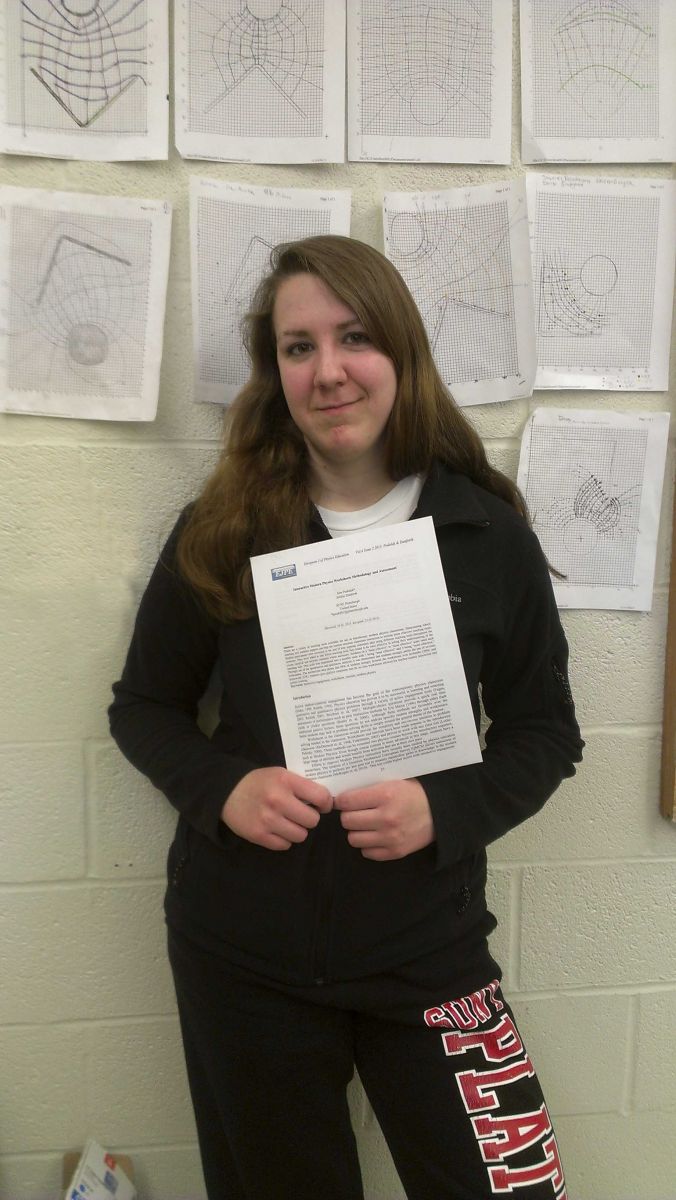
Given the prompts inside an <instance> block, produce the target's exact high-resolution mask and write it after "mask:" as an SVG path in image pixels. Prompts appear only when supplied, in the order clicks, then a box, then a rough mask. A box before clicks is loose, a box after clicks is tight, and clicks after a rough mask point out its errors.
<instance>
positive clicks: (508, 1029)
mask: <svg viewBox="0 0 676 1200" xmlns="http://www.w3.org/2000/svg"><path fill="white" fill-rule="evenodd" d="M441 1039H442V1041H443V1043H444V1050H445V1052H446V1054H449V1055H451V1054H466V1053H467V1051H468V1050H474V1049H475V1048H476V1047H480V1048H481V1050H482V1051H483V1055H484V1058H485V1059H486V1061H487V1062H503V1060H504V1059H505V1058H514V1056H515V1055H516V1054H522V1053H523V1052H524V1049H523V1042H522V1041H521V1038H520V1037H519V1034H518V1032H517V1029H516V1026H515V1024H514V1022H513V1021H512V1019H511V1017H508V1016H507V1014H505V1015H504V1016H502V1017H501V1018H500V1021H499V1022H498V1024H497V1025H496V1026H495V1028H494V1029H479V1030H477V1032H476V1033H442V1035H441Z"/></svg>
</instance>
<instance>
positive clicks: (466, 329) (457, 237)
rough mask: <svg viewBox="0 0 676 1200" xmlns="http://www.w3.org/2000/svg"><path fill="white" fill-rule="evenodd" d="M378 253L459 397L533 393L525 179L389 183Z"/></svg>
mask: <svg viewBox="0 0 676 1200" xmlns="http://www.w3.org/2000/svg"><path fill="white" fill-rule="evenodd" d="M383 220H384V226H385V253H386V255H387V257H388V258H389V259H390V260H391V262H393V263H394V265H395V267H396V268H397V270H398V271H399V272H400V274H401V275H403V277H404V279H405V280H406V283H407V284H408V286H409V288H410V290H411V292H412V294H413V297H414V299H415V301H416V303H417V305H418V307H419V309H420V312H421V314H422V317H423V320H424V322H425V327H426V329H427V333H428V336H429V339H430V344H431V347H432V352H433V354H434V358H435V362H436V364H437V368H438V370H439V373H440V375H441V377H442V379H443V380H444V383H446V384H448V386H449V387H450V388H451V390H452V392H453V396H454V398H455V400H456V401H457V403H458V404H461V405H467V404H490V403H493V402H494V401H499V400H511V399H514V398H516V397H519V396H530V394H531V392H532V390H533V380H534V379H535V366H536V360H535V325H534V319H533V289H532V273H531V263H530V247H529V239H528V219H527V214H526V189H525V184H524V181H523V180H522V179H521V180H505V181H504V182H503V183H497V184H486V185H484V186H482V187H471V188H453V189H451V190H450V191H444V192H392V193H389V194H388V195H386V196H385V199H384V205H383Z"/></svg>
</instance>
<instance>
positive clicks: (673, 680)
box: [660, 493, 676, 821]
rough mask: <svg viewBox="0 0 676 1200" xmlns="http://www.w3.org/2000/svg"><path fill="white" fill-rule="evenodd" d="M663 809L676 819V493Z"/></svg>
mask: <svg viewBox="0 0 676 1200" xmlns="http://www.w3.org/2000/svg"><path fill="white" fill-rule="evenodd" d="M660 812H661V813H662V816H663V817H667V818H668V819H669V820H670V821H676V493H675V494H674V511H673V514H672V532H671V578H670V582H669V620H668V625H667V653H666V663H665V668H664V724H663V727H662V787H661V793H660Z"/></svg>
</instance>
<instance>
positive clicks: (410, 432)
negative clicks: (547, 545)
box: [110, 236, 583, 1200]
mask: <svg viewBox="0 0 676 1200" xmlns="http://www.w3.org/2000/svg"><path fill="white" fill-rule="evenodd" d="M246 343H247V348H248V350H249V354H250V358H251V376H250V379H249V382H248V383H247V385H246V386H245V387H244V389H243V391H242V392H241V393H240V395H239V397H238V399H237V401H236V402H235V404H234V406H233V410H232V414H231V421H230V424H229V436H228V440H227V444H226V447H225V449H224V451H223V454H222V456H221V459H220V461H219V463H218V465H217V467H216V469H215V471H214V472H213V474H212V476H211V478H210V479H209V480H208V482H207V484H206V486H205V488H204V490H203V492H202V494H201V495H200V497H199V498H198V499H197V501H196V502H195V503H194V504H193V505H192V506H190V507H189V508H188V509H187V510H186V512H185V513H184V514H183V515H182V516H181V518H180V519H179V521H178V524H177V526H176V528H175V529H174V532H173V533H172V535H171V537H170V538H169V541H168V543H167V545H166V547H165V548H164V550H163V552H162V555H161V557H160V560H159V563H158V565H157V567H156V568H155V571H154V573H153V575H152V578H151V580H150V583H149V584H148V588H147V591H146V593H145V595H144V597H143V600H142V602H141V607H140V611H139V614H138V618H137V622H136V628H135V631H134V635H133V639H132V643H131V647H130V650H129V654H128V657H127V662H126V665H125V668H124V672H123V675H122V678H121V680H120V681H119V682H118V683H117V684H115V686H114V695H115V699H114V702H113V704H112V706H111V710H110V717H111V729H112V733H113V736H114V737H115V738H116V739H117V741H118V743H119V745H120V747H121V749H122V750H123V752H124V753H125V754H126V755H127V757H128V758H129V759H130V760H131V762H133V763H134V764H135V765H136V766H137V767H138V768H139V769H140V770H141V771H143V772H144V773H145V774H146V775H148V776H149V778H150V779H151V780H152V781H153V783H154V784H155V785H156V787H158V788H160V789H161V790H162V791H163V792H164V793H165V794H166V796H167V797H168V798H169V800H170V801H171V803H172V804H173V805H174V806H175V807H176V808H177V809H178V812H179V820H178V827H177V831H176V837H175V840H174V843H173V845H172V847H171V850H170V853H169V864H168V875H169V881H168V887H167V893H166V903H165V911H166V917H167V924H168V928H169V955H170V961H171V965H172V969H173V972H174V979H175V984H176V994H177V998H178V1007H179V1013H180V1018H181V1027H182V1032H183V1039H184V1047H185V1055H186V1062H187V1067H188V1076H189V1081H190V1088H191V1093H192V1099H193V1103H194V1108H195V1115H196V1120H197V1128H198V1134H199V1141H200V1149H201V1154H202V1162H203V1167H204V1173H205V1178H206V1183H207V1192H208V1195H209V1197H210V1200H360V1198H361V1197H363V1190H362V1183H361V1177H360V1171H359V1164H358V1159H357V1153H356V1145H355V1139H354V1135H353V1132H352V1128H351V1125H350V1118H349V1112H348V1107H347V1102H346V1086H347V1084H348V1082H349V1080H350V1078H351V1076H352V1074H353V1071H354V1068H355V1065H356V1067H357V1070H358V1072H359V1075H360V1077H361V1080H362V1083H363V1086H364V1088H365V1090H366V1093H367V1095H368V1098H369V1100H370V1102H371V1104H372V1106H373V1108H374V1110H375V1113H376V1115H377V1117H378V1120H379V1122H380V1125H381V1128H382V1130H383V1132H384V1135H385V1137H386V1139H387V1142H388V1144H389V1147H390V1150H391V1152H392V1155H393V1158H394V1162H395V1164H396V1167H397V1170H398V1172H399V1175H400V1177H401V1180H402V1184H403V1187H404V1188H405V1191H406V1195H407V1196H408V1198H409V1200H450V1198H453V1200H470V1198H471V1200H479V1198H485V1197H490V1196H500V1195H508V1196H510V1197H516V1198H517V1200H519V1198H521V1200H564V1196H565V1184H564V1179H563V1172H562V1169H561V1163H560V1159H559V1153H558V1149H557V1144H556V1140H555V1137H554V1134H553V1131H552V1126H551V1121H550V1119H549V1115H548V1113H547V1109H546V1107H545V1104H544V1101H543V1098H542V1093H541V1091H540V1088H539V1085H538V1082H537V1078H536V1076H535V1074H534V1071H533V1066H532V1063H531V1061H530V1058H529V1057H528V1054H527V1052H526V1050H525V1048H524V1046H523V1042H522V1040H521V1038H520V1035H519V1033H518V1031H517V1028H516V1026H515V1024H514V1021H513V1017H512V1014H511V1012H510V1009H509V1007H508V1005H507V1002H506V1000H505V999H504V996H503V995H502V993H501V991H500V986H499V979H500V969H499V967H498V965H497V964H496V962H495V961H494V960H493V958H492V957H491V955H490V952H489V949H488V945H487V937H488V935H489V934H490V933H491V931H492V930H493V929H494V928H495V924H496V921H495V918H494V917H493V916H492V915H491V913H490V912H489V911H488V910H487V907H486V900H485V894H484V885H485V880H486V854H485V847H486V846H487V844H488V843H489V842H492V841H494V840H495V839H496V838H498V837H500V836H501V835H502V834H503V833H505V832H506V831H507V830H508V829H511V828H512V827H513V826H515V825H517V824H518V823H519V822H521V821H523V820H524V819H525V818H526V817H529V816H531V815H532V814H533V813H535V812H536V811H537V810H538V809H539V808H540V807H541V806H542V804H543V803H544V802H545V800H546V799H547V797H548V796H549V795H551V793H552V792H553V791H554V789H555V788H556V787H557V786H558V784H559V783H560V781H561V780H562V779H563V778H564V777H565V776H569V775H572V774H573V773H574V770H575V767H574V764H575V763H576V762H579V761H580V758H581V749H582V745H583V743H582V742H581V740H580V734H579V729H578V726H577V724H576V721H575V714H574V707H573V701H572V698H571V694H570V689H569V686H568V677H567V659H568V652H567V647H566V642H565V638H564V635H563V632H562V629H561V625H560V622H559V618H558V613H557V609H556V604H555V602H554V598H553V595H552V589H551V585H550V579H549V571H548V567H547V564H546V562H545V560H544V558H543V555H542V552H541V550H540V548H539V545H538V542H537V539H536V537H535V536H534V534H533V533H532V531H531V530H530V528H529V526H528V522H527V520H526V517H525V513H524V505H523V501H522V499H521V497H520V495H519V493H518V491H517V489H516V488H515V487H514V485H513V484H512V483H511V482H510V481H509V480H508V479H507V478H506V477H505V476H503V475H501V474H500V473H499V472H498V471H496V470H495V469H494V468H492V467H491V466H490V465H489V464H488V462H487V460H486V456H485V454H484V451H483V447H482V445H481V442H480V440H479V438H478V437H477V435H476V433H475V432H474V431H473V429H472V427H471V426H470V425H469V424H468V422H467V421H466V420H465V418H464V417H463V415H462V413H461V412H460V411H459V410H458V408H457V407H456V406H455V404H454V403H453V401H452V399H451V398H450V397H449V395H448V393H447V391H446V390H445V388H444V386H443V385H442V383H441V381H440V378H439V376H438V374H437V371H436V369H435V366H434V363H433V360H432V357H431V353H430V349H429V345H428V341H427V337H426V335H425V330H424V327H423V324H422V321H421V318H420V315H419V313H418V310H417V308H416V306H415V304H414V302H413V300H412V298H411V296H410V293H409V292H408V290H407V288H406V286H405V284H404V282H403V281H402V279H401V277H400V276H399V275H398V273H397V272H396V270H395V269H394V268H393V267H392V265H391V264H390V263H389V262H388V261H387V259H385V258H384V257H383V256H382V255H381V254H379V253H378V252H377V251H375V250H373V249H372V248H371V247H369V246H366V245H364V244H362V243H359V242H356V241H353V240H351V239H349V238H340V237H332V236H326V237H315V238H309V239H307V240H305V241H301V242H296V243H293V244H291V245H288V246H283V247H280V248H278V249H277V250H276V251H275V252H274V253H273V256H272V270H271V272H270V274H269V275H268V277H267V278H266V279H264V281H263V282H262V283H261V285H260V287H259V289H258V291H257V294H256V297H255V300H254V304H253V308H252V311H251V313H250V314H249V316H248V317H247V319H246ZM428 515H431V516H432V517H433V519H434V524H435V529H436V535H437V541H438V545H439V551H440V556H441V561H442V565H443V569H444V574H445V577H446V583H447V588H448V593H449V596H450V599H451V604H452V611H453V614H454V618H455V625H456V629H457V633H458V638H459V642H460V648H461V651H462V656H463V665H464V668H465V674H466V678H467V684H468V688H469V692H470V696H471V698H472V703H473V705H474V710H475V714H476V719H477V722H478V720H479V689H481V695H482V699H483V705H484V708H485V711H486V714H487V716H488V718H489V721H490V725H489V727H488V731H487V734H486V748H485V752H484V755H483V761H482V762H481V763H477V764H473V765H470V766H465V767H460V768H457V769H455V770H449V771H442V772H439V773H437V774H431V775H426V776H422V777H421V778H420V779H402V780H397V781H393V782H388V783H380V784H376V785H373V786H371V787H364V788H358V789H353V790H351V791H345V792H342V793H341V794H339V795H331V794H330V793H329V792H328V790H327V789H326V788H325V787H324V786H323V785H322V784H321V783H320V782H317V781H314V780H311V779H305V778H302V777H301V776H299V775H296V774H294V773H293V772H290V771H288V770H286V768H285V766H284V756H283V751H282V745H281V740H280V734H279V728H278V724H277V718H276V715H275V709H274V704H273V699H272V694H271V689H270V682H269V677H268V673H267V668H266V662H265V654H264V650H263V643H262V639H261V631H260V626H259V623H258V621H257V617H256V607H255V602H254V595H253V589H252V583H251V572H250V567H249V557H250V556H251V555H254V554H260V553H264V552H266V551H270V550H276V549H280V548H285V547H290V546H295V545H301V544H304V543H307V542H311V541H317V542H319V541H321V540H322V539H326V538H329V537H337V536H340V535H341V534H344V533H346V532H350V531H353V530H358V529H363V528H366V527H369V526H375V525H378V524H382V525H385V524H388V523H391V522H395V521H402V520H407V519H409V518H411V519H415V518H417V517H423V516H428ZM215 665H217V666H218V671H219V675H220V682H221V686H222V695H221V700H220V714H219V715H220V720H219V724H218V726H217V728H216V730H215V732H214V733H213V735H212V736H211V737H208V736H206V734H205V733H203V732H201V730H200V728H199V727H198V724H197V714H198V704H199V701H200V699H201V697H202V695H203V693H204V691H205V688H206V686H207V683H208V681H209V678H210V676H211V673H212V669H213V668H214V666H215Z"/></svg>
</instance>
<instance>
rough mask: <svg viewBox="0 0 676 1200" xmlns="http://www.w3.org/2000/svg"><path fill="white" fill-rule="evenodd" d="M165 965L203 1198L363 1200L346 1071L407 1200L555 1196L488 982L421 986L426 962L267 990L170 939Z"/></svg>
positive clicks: (526, 1078)
mask: <svg viewBox="0 0 676 1200" xmlns="http://www.w3.org/2000/svg"><path fill="white" fill-rule="evenodd" d="M169 958H170V962H171V966H172V970H173V973H174V982H175V986H176V994H177V999H178V1007H179V1014H180V1019H181V1029H182V1034H183V1042H184V1048H185V1058H186V1064H187V1069H188V1079H189V1083H190V1090H191V1095H192V1100H193V1106H194V1110H195V1117H196V1121H197V1130H198V1136H199V1143H200V1152H201V1156H202V1165H203V1169H204V1176H205V1180H206V1186H207V1194H208V1196H209V1200H363V1196H364V1193H363V1189H362V1182H361V1175H360V1170H359V1162H358V1158H357V1148H356V1142H355V1137H354V1133H353V1131H352V1127H351V1124H350V1116H349V1112H348V1106H347V1099H346V1088H347V1085H348V1083H349V1081H350V1079H351V1078H352V1074H353V1071H354V1067H355V1066H356V1068H357V1070H358V1072H359V1076H360V1079H361V1081H362V1084H363V1086H364V1089H365V1091H366V1094H367V1096H368V1099H369V1101H370V1103H371V1105H372V1107H373V1110H374V1112H375V1114H376V1116H377V1118H378V1121H379V1123H380V1127H381V1129H382V1131H383V1133H384V1135H385V1138H386V1140H387V1143H388V1146H389V1148H390V1152H391V1154H392V1157H393V1159H394V1162H395V1165H396V1168H397V1171H398V1173H399V1176H400V1179H401V1181H402V1184H403V1186H404V1189H405V1192H406V1195H407V1197H408V1200H488V1198H489V1197H490V1198H494V1197H498V1196H505V1197H510V1198H513V1200H565V1197H566V1189H565V1184H564V1179H563V1172H562V1168H561V1162H560V1158H559V1152H558V1148H557V1144H556V1139H555V1137H554V1133H553V1131H552V1125H551V1121H550V1119H549V1115H548V1113H547V1109H546V1107H545V1104H544V1100H543V1096H542V1091H541V1089H540V1086H539V1083H538V1080H537V1077H536V1075H535V1072H534V1070H533V1066H532V1063H531V1061H530V1058H529V1057H528V1054H527V1052H526V1050H525V1048H524V1045H523V1042H522V1040H521V1037H520V1035H519V1033H518V1030H517V1028H516V1025H515V1023H514V1018H513V1015H512V1013H511V1011H510V1008H509V1006H508V1004H507V1002H506V1000H505V999H504V997H503V995H502V993H501V991H500V987H499V984H498V981H497V980H496V979H493V980H491V979H490V978H488V979H486V982H485V984H484V985H483V986H480V987H478V988H476V989H474V990H473V991H471V992H470V993H468V994H466V995H464V996H457V995H454V994H453V991H452V990H451V991H450V992H449V989H448V988H446V990H444V986H443V984H442V985H439V984H438V983H436V985H435V984H434V983H432V982H431V981H430V977H431V976H438V974H439V965H440V958H441V956H439V955H437V956H432V958H428V959H426V960H424V962H422V963H418V964H414V965H411V964H409V965H407V967H405V968H402V969H401V970H400V971H395V972H392V973H389V974H387V975H381V976H377V977H372V978H368V979H361V980H356V981H351V982H344V983H331V984H328V985H327V984H325V985H323V986H314V987H292V986H286V985H283V984H281V985H278V984H275V983H272V984H270V983H268V981H267V980H264V979H261V978H259V977H258V976H256V975H253V974H251V973H250V972H247V971H244V970H241V969H240V968H238V967H233V966H232V964H230V963H227V962H226V961H224V960H223V959H220V958H218V957H215V956H213V955H211V954H209V953H207V952H206V951H205V950H203V949H201V948H200V947H199V946H196V945H194V944H193V943H192V942H190V941H188V940H186V939H185V938H184V937H181V936H179V935H177V934H176V933H172V932H170V934H169ZM449 977H450V974H449Z"/></svg>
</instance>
